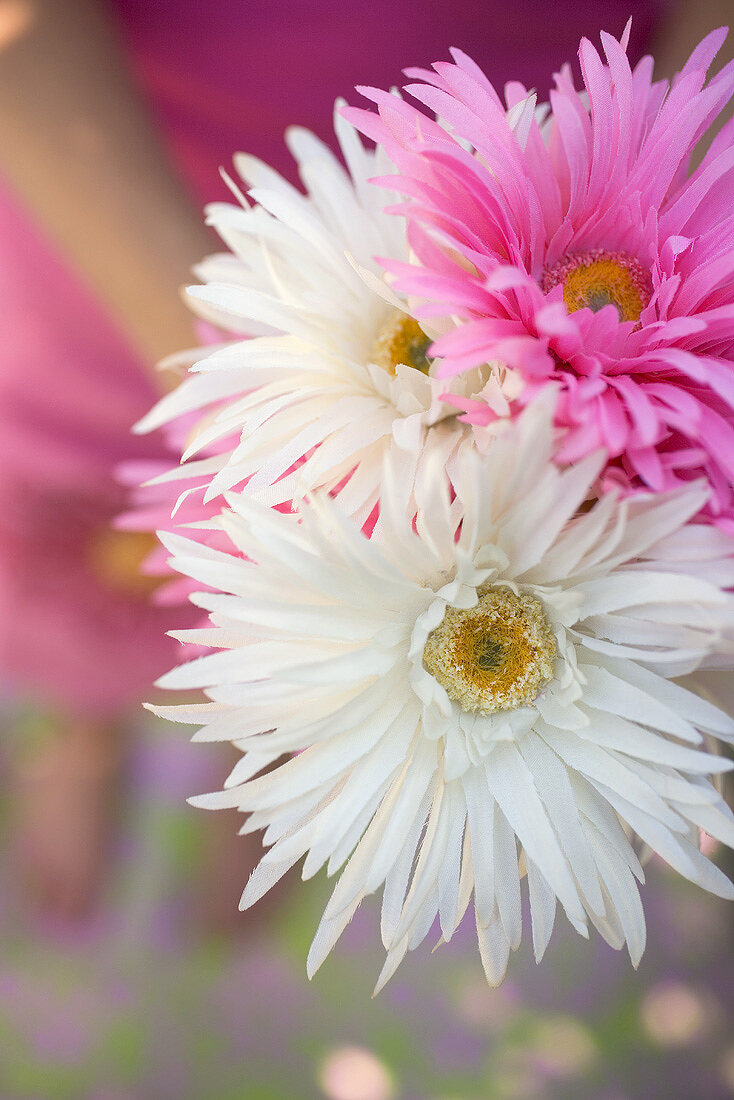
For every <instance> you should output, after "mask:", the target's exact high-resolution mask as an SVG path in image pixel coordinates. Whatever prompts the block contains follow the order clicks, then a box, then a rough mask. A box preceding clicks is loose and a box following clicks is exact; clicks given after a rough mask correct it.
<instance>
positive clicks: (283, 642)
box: [160, 402, 734, 986]
mask: <svg viewBox="0 0 734 1100" xmlns="http://www.w3.org/2000/svg"><path fill="white" fill-rule="evenodd" d="M551 420H552V414H551V410H549V408H548V407H547V405H546V404H545V402H543V403H540V404H536V405H534V406H532V407H531V408H529V409H528V410H527V411H526V412H525V413H524V414H523V415H522V417H521V418H520V419H519V420H518V421H517V422H515V423H513V424H505V425H504V426H503V428H502V429H500V430H499V432H498V434H496V435H495V436H494V437H493V439H492V441H491V442H490V444H489V447H488V451H487V453H486V454H485V455H484V456H481V455H479V454H477V453H473V454H468V455H466V456H465V460H464V462H463V464H462V466H461V469H459V470H458V471H457V474H456V478H455V491H456V498H455V499H454V500H452V499H451V495H450V494H449V491H448V488H447V480H446V478H445V477H444V476H443V474H442V471H441V469H440V468H438V466H437V467H436V468H434V469H433V471H432V473H433V476H432V477H426V479H424V480H423V481H422V482H421V483H420V484H419V485H418V486H417V488H416V497H417V504H418V515H417V520H416V524H415V529H414V527H413V524H412V523H411V519H410V512H409V510H408V509H407V508H406V489H405V486H404V484H403V483H402V482H401V480H400V479H399V478H396V477H395V476H394V471H393V469H392V467H391V466H388V467H387V469H386V471H385V474H384V489H383V494H382V500H381V513H380V522H379V524H378V528H377V529H376V531H375V536H374V537H373V539H372V540H367V539H366V538H365V537H364V536H363V535H362V534H361V533H360V532H359V530H358V529H357V526H356V525H355V524H354V523H353V522H351V521H350V520H349V519H348V518H347V517H345V516H344V515H343V514H342V513H341V512H340V510H339V509H338V508H337V507H336V506H335V505H334V503H333V501H331V500H329V499H328V498H326V497H325V496H323V495H318V496H316V497H314V498H312V499H310V500H309V501H308V502H307V503H305V504H304V505H303V507H302V510H301V514H300V516H293V515H283V514H279V513H276V512H273V511H270V510H268V509H267V508H265V507H263V506H262V505H260V504H257V503H256V502H253V501H252V500H250V499H248V498H247V497H246V496H244V495H242V496H240V497H238V496H236V495H233V496H231V497H230V498H229V503H230V505H231V508H232V511H231V513H223V514H222V516H221V517H220V520H219V522H220V523H221V526H222V527H223V528H224V530H225V531H226V532H227V534H228V536H229V537H230V539H231V540H232V542H233V544H234V546H235V547H236V548H237V550H238V551H239V552H240V553H241V554H242V555H244V556H245V557H246V558H247V559H250V560H244V558H240V557H234V556H229V555H227V554H223V553H217V552H215V551H213V550H209V549H207V548H205V547H202V546H199V545H197V544H195V543H191V542H189V541H187V540H186V539H184V538H181V537H179V536H165V541H166V543H167V545H168V546H169V548H170V550H171V551H172V553H173V565H174V566H175V568H176V569H177V570H178V571H179V572H181V573H184V574H186V575H188V576H190V577H192V578H194V580H196V581H198V582H202V583H205V584H207V585H209V586H211V587H212V588H213V589H215V592H214V593H211V592H209V593H202V594H201V595H200V596H198V597H196V598H195V599H196V602H197V603H199V604H200V605H201V606H202V607H203V608H205V609H207V610H208V611H209V612H210V614H211V622H212V628H211V629H210V630H207V631H202V632H192V633H191V634H188V635H186V638H187V639H190V640H194V641H201V642H203V643H205V644H208V645H215V646H219V647H223V652H219V653H216V654H212V655H208V656H205V657H202V658H200V659H198V660H194V661H191V662H190V663H188V664H186V665H183V666H182V667H180V668H178V669H176V670H174V671H173V672H172V673H170V674H169V675H168V676H167V677H164V680H163V681H162V684H163V686H166V687H170V688H186V689H189V688H205V689H206V692H207V695H208V697H209V698H210V700H211V702H209V703H205V704H203V705H201V706H193V707H185V706H184V707H171V708H163V710H161V711H160V713H164V714H165V715H166V716H168V717H173V718H175V719H177V720H181V721H188V722H194V723H203V726H202V729H201V730H200V732H199V733H198V734H197V735H196V740H199V741H217V740H228V741H232V742H233V743H234V744H235V745H236V746H237V747H238V748H239V749H241V750H242V752H243V757H242V760H241V761H240V762H239V763H238V764H237V766H236V767H235V769H234V771H233V772H232V775H231V776H230V778H229V780H228V782H227V785H226V789H225V790H224V791H222V792H217V793H214V794H211V795H207V796H204V797H201V798H199V799H198V800H196V801H197V802H198V804H200V805H202V806H205V807H209V808H216V807H226V806H229V807H232V806H235V807H238V808H239V809H240V810H242V811H243V812H247V813H249V814H250V815H251V816H250V817H249V819H248V821H247V823H246V825H245V826H244V830H243V831H252V830H256V829H261V828H265V830H266V831H265V839H264V842H265V845H266V846H267V847H268V849H269V850H268V852H267V853H266V854H265V856H264V858H263V859H262V861H261V863H260V864H259V866H258V868H257V869H256V871H255V872H254V874H253V876H252V878H251V879H250V882H249V883H248V885H247V888H246V889H245V892H244V895H243V900H242V904H243V907H246V906H249V905H251V904H252V903H253V902H254V901H256V900H257V899H258V898H259V897H260V896H262V894H263V893H264V892H265V891H266V890H268V889H269V888H270V887H271V886H272V885H273V884H274V883H275V882H276V881H277V880H278V879H279V878H280V877H281V875H283V874H284V873H285V872H286V871H287V870H288V869H289V868H290V867H291V866H292V865H293V864H295V863H296V862H297V861H298V860H300V859H301V858H302V857H303V856H305V862H304V865H303V877H304V878H308V877H310V876H312V875H314V874H315V873H316V872H317V871H318V870H319V869H320V868H321V867H323V866H324V865H326V867H327V871H328V874H329V875H333V874H335V873H336V872H337V871H339V870H340V869H342V868H343V870H342V872H341V875H340V877H339V880H338V882H337V884H336V887H335V889H334V891H333V894H332V895H331V898H330V901H329V903H328V905H327V906H326V910H325V913H324V917H323V920H322V922H321V924H320V927H319V929H318V932H317V934H316V937H315V940H314V943H313V946H312V948H311V952H310V956H309V972H313V971H314V970H315V969H316V967H317V966H318V965H319V964H320V963H321V961H322V960H323V958H324V957H325V956H326V954H327V953H328V951H329V950H330V949H331V947H332V946H333V944H334V942H335V941H336V939H337V937H338V936H339V935H340V934H341V932H342V930H343V929H344V927H345V926H346V924H347V922H348V921H349V920H350V918H351V916H352V914H353V913H354V911H355V909H356V908H357V906H358V905H359V903H360V902H361V900H362V899H363V898H364V897H365V896H366V895H368V894H371V893H373V892H374V891H377V890H379V889H380V888H382V889H383V900H382V936H383V940H384V944H385V947H386V948H387V961H386V964H385V968H384V970H383V972H382V975H381V977H380V980H379V983H378V986H380V985H381V984H382V983H383V982H384V981H386V980H387V978H388V977H389V976H390V975H391V974H392V973H393V971H394V970H395V968H396V966H397V965H398V963H399V962H400V960H401V959H402V957H403V956H404V954H405V952H406V951H407V950H409V949H411V948H413V947H415V946H416V945H417V944H419V943H420V942H421V941H422V940H423V938H424V937H425V936H426V934H427V933H428V931H429V929H430V928H431V925H432V923H433V921H434V919H435V917H436V915H437V914H438V917H439V919H440V925H441V931H442V936H443V939H444V940H448V939H449V938H450V937H451V936H452V934H453V932H454V930H455V929H456V927H457V925H458V923H459V921H460V920H461V918H462V916H463V914H464V912H465V910H466V909H467V906H468V905H469V903H470V900H471V898H472V895H473V901H474V909H475V914H476V924H477V932H478V937H479V945H480V950H481V956H482V960H483V963H484V967H485V970H486V973H487V977H488V979H489V981H490V982H492V983H493V984H495V983H498V982H500V981H501V980H502V977H503V975H504V973H505V969H506V966H507V961H508V956H509V952H510V949H515V948H517V946H518V945H519V943H520V938H521V906H520V898H521V880H522V879H523V877H525V876H527V881H528V889H529V894H530V906H531V913H532V931H533V941H534V945H535V951H536V956H537V958H538V959H540V957H541V956H542V954H543V952H544V950H545V947H546V945H547V942H548V939H549V937H550V934H551V930H552V926H553V921H554V914H555V908H556V899H559V900H560V902H561V905H562V907H563V908H564V910H565V911H566V914H567V915H568V918H569V920H570V921H571V923H572V924H573V925H574V927H575V928H576V929H577V930H578V931H579V932H581V933H582V934H583V935H587V934H588V932H587V922H588V920H591V922H592V923H593V924H594V925H595V926H596V927H597V928H598V930H599V931H600V932H601V934H602V935H603V936H604V938H605V939H606V940H607V941H608V942H609V943H611V944H612V945H613V946H614V947H617V948H619V947H621V946H622V945H623V944H624V943H625V942H626V943H627V945H628V948H629V952H630V955H631V958H632V961H633V963H635V965H636V964H637V962H638V961H639V959H640V956H641V954H642V951H643V948H644V942H645V924H644V919H643V913H642V908H641V904H640V899H639V894H638V889H637V884H636V882H635V879H639V880H640V881H642V880H643V872H642V868H641V866H640V862H639V859H638V856H637V855H636V853H635V847H634V846H633V843H632V842H631V834H632V833H633V832H634V833H635V834H637V836H638V837H639V838H641V840H642V841H644V842H645V843H646V844H647V845H649V846H650V848H652V849H654V850H655V851H657V852H658V853H659V854H660V855H661V856H662V857H663V859H664V860H666V861H667V862H668V863H669V864H671V865H672V866H673V867H674V868H676V869H677V870H678V871H680V872H681V874H683V875H685V876H686V877H687V878H689V879H691V880H693V881H694V882H697V883H699V884H700V885H701V886H703V887H704V888H706V889H708V890H711V891H713V892H714V893H718V894H721V895H722V896H726V897H734V890H733V889H732V886H731V884H730V883H729V880H728V879H727V878H726V877H725V876H724V875H723V873H722V872H721V871H720V870H719V869H718V868H717V867H715V866H714V865H713V864H712V863H710V862H709V861H708V860H707V859H706V858H704V856H703V855H702V854H701V852H700V851H699V848H698V844H697V837H698V829H699V828H701V829H704V830H705V831H706V832H708V833H710V834H711V835H712V836H714V837H718V838H719V839H721V840H722V841H725V842H727V843H729V844H732V843H733V842H734V825H733V823H734V815H732V814H731V813H730V811H729V810H728V809H727V808H726V806H725V804H724V803H723V802H722V800H721V798H720V796H719V794H718V793H717V791H716V789H715V788H714V786H713V785H712V784H711V782H710V781H709V778H708V777H709V775H711V774H714V773H719V772H723V771H726V770H727V769H728V768H729V767H730V764H729V763H728V762H727V761H725V760H723V759H721V758H720V757H717V756H715V755H711V754H709V753H708V752H706V751H705V749H704V748H702V747H701V742H702V740H703V735H707V736H708V735H713V736H716V737H722V738H730V737H731V736H732V735H733V734H734V721H732V719H731V718H729V717H727V715H726V714H724V713H723V712H722V711H721V710H719V709H718V708H716V707H714V706H713V705H712V704H711V703H709V702H707V701H705V700H704V699H702V698H701V697H699V696H698V695H696V694H694V693H693V692H691V691H689V690H687V689H686V688H684V687H682V686H681V685H680V684H678V683H676V682H675V680H674V679H673V678H674V677H680V676H684V675H686V674H688V673H690V672H692V671H693V670H695V669H696V668H698V667H699V666H704V665H706V666H708V667H717V666H718V667H724V666H726V665H727V664H730V662H731V643H730V641H728V640H727V639H730V638H731V632H732V621H733V619H734V608H733V605H734V600H732V597H731V596H730V595H729V594H727V593H726V592H725V591H723V589H724V588H726V587H728V586H731V585H732V584H733V583H734V558H733V557H732V542H731V540H730V539H727V538H726V537H725V536H723V535H722V534H721V533H720V532H717V531H716V530H715V529H713V528H711V527H710V526H704V525H693V524H690V523H689V522H688V521H689V520H690V518H691V517H692V516H693V515H694V514H695V513H696V512H697V511H698V510H699V509H700V507H701V503H702V499H703V496H704V495H705V494H704V490H702V489H701V488H700V487H699V486H697V485H694V486H692V487H688V488H686V489H685V490H682V491H680V492H677V493H675V494H668V495H659V496H656V497H651V496H647V495H646V496H638V497H634V498H631V499H628V500H625V501H621V502H620V501H618V500H617V499H616V498H614V497H612V496H607V497H605V498H604V499H603V500H601V501H599V502H596V503H594V504H593V506H590V507H588V508H587V509H583V510H582V511H581V512H580V513H578V514H577V512H578V509H579V507H580V505H581V504H582V503H584V502H585V501H587V499H588V497H589V495H590V491H591V487H592V485H593V483H594V480H595V478H596V476H597V474H598V471H599V468H600V465H601V462H602V461H603V457H599V458H597V457H596V456H592V457H591V458H589V459H586V460H585V461H584V462H583V463H580V464H579V465H578V466H576V467H575V468H573V469H569V470H565V471H560V470H559V469H558V468H557V467H556V466H554V464H553V463H552V461H551V456H552V450H553V438H552V427H551ZM435 457H436V456H434V459H435ZM283 754H286V755H288V756H289V757H290V758H289V759H288V761H287V762H286V763H281V764H280V765H279V766H278V767H276V768H275V769H274V770H272V771H269V772H267V773H265V774H259V773H261V771H262V769H263V768H265V767H266V766H268V765H272V764H273V763H274V762H275V761H277V760H278V759H280V758H281V757H282V756H283ZM518 845H519V847H518ZM345 865H346V866H345Z"/></svg>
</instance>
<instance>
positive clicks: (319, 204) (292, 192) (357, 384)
mask: <svg viewBox="0 0 734 1100" xmlns="http://www.w3.org/2000/svg"><path fill="white" fill-rule="evenodd" d="M335 128H336V134H337V138H338V140H339V144H340V147H341V150H342V154H343V157H344V161H345V162H346V165H347V166H348V168H347V169H345V168H344V167H343V166H342V164H341V163H340V162H339V161H338V159H337V158H336V157H335V156H334V154H333V153H331V152H330V150H329V149H328V148H327V147H326V146H325V145H324V144H323V143H321V142H320V141H319V140H318V139H317V138H316V137H314V135H313V134H311V133H309V132H307V131H305V130H302V129H292V130H290V131H289V132H288V134H287V141H288V145H289V148H290V149H291V151H292V153H293V155H294V157H295V159H296V161H297V163H298V169H299V172H300V176H301V179H302V181H303V184H304V186H305V188H306V194H302V193H301V192H300V191H298V190H297V189H296V188H294V187H293V186H292V185H291V184H289V183H288V182H286V181H285V180H284V179H283V178H282V177H281V176H279V175H278V174H277V173H276V172H274V171H273V170H272V169H270V168H268V167H267V166H266V165H264V164H262V163H261V162H260V161H258V160H256V159H255V158H254V157H250V156H239V157H237V158H236V166H237V170H238V172H239V174H240V176H241V177H242V179H243V180H244V181H245V183H246V185H247V186H248V187H249V188H250V192H249V199H248V198H246V197H245V196H244V195H243V194H241V192H240V191H239V190H238V188H237V186H236V185H235V184H233V183H232V184H231V186H232V188H233V190H234V192H235V194H236V195H237V197H238V198H239V200H240V202H239V205H234V204H227V203H218V204H215V205H213V206H211V207H209V209H208V221H209V224H210V225H213V226H214V227H215V228H216V229H217V231H218V232H219V234H220V236H221V237H222V239H223V240H224V242H225V243H226V244H227V245H228V246H229V248H230V249H231V253H228V254H224V255H218V256H214V257H211V258H210V259H209V260H207V261H206V262H205V263H203V264H202V265H201V266H200V267H199V268H198V270H197V274H198V275H199V276H200V277H201V279H202V280H203V285H201V286H195V287H192V288H190V289H189V292H188V293H189V298H190V300H191V302H192V304H193V306H194V308H195V309H197V311H198V312H199V313H200V314H201V315H202V316H203V318H204V319H205V320H207V321H209V322H211V323H214V324H216V325H218V326H219V327H220V328H221V329H224V330H225V331H227V332H229V333H231V334H233V335H234V336H236V337H240V339H237V340H235V341H234V342H232V343H229V344H227V345H224V346H220V347H218V348H215V349H214V350H210V351H209V353H208V354H203V355H202V357H201V359H200V361H198V362H195V363H194V364H193V367H192V372H191V374H190V376H189V377H188V378H187V379H186V380H185V381H184V382H183V383H182V384H181V385H180V386H179V387H178V388H177V389H176V390H175V391H174V392H173V393H171V394H169V395H168V396H166V397H165V398H164V399H163V400H162V401H161V402H160V403H159V404H158V405H157V407H156V408H155V409H154V410H153V411H152V412H151V413H150V414H149V415H148V416H147V417H146V418H145V419H144V420H143V421H142V422H141V423H140V425H139V426H138V428H139V430H140V431H147V430H150V429H151V428H154V427H158V426H160V425H161V424H162V423H164V422H166V421H168V420H170V419H171V418H174V417H178V416H181V415H182V414H188V413H191V412H192V410H202V414H203V415H202V418H201V421H200V423H199V425H198V427H197V428H196V430H195V431H193V432H192V435H191V438H190V445H189V446H188V448H187V449H186V451H185V453H184V459H185V460H186V459H189V458H190V457H192V456H194V455H198V456H202V455H203V456H204V457H203V458H202V457H199V459H198V461H195V462H186V463H185V465H184V467H183V468H182V470H181V476H182V477H184V478H190V477H192V476H193V477H200V478H201V480H202V483H204V484H206V486H207V498H208V499H213V498H214V497H216V496H218V495H219V494H220V493H221V492H222V491H226V490H229V489H232V488H233V487H234V486H238V485H240V484H242V483H244V482H247V484H248V492H249V493H250V494H252V495H254V496H257V497H260V498H261V499H263V500H265V501H266V502H267V503H268V504H270V505H277V504H282V503H285V502H287V501H289V500H290V499H291V498H292V497H293V495H294V493H296V492H297V491H302V490H303V488H304V487H305V488H308V489H313V488H323V489H326V490H328V491H338V493H339V497H340V502H341V504H342V507H343V508H344V509H345V510H346V511H347V512H349V513H350V514H352V515H354V516H356V517H359V518H361V519H362V520H363V521H364V520H366V519H367V518H368V517H369V516H370V513H371V512H372V511H373V509H374V507H375V505H376V503H377V500H378V494H379V479H380V473H381V470H382V463H383V459H384V455H385V452H386V450H389V449H391V448H394V447H395V446H397V447H398V448H400V449H401V450H402V453H403V455H404V456H405V462H406V476H408V477H410V478H412V477H416V476H417V477H420V467H421V465H422V463H423V462H424V460H425V457H426V455H427V454H428V453H429V452H430V450H432V449H437V450H440V452H441V454H442V457H443V461H444V463H446V464H447V465H448V468H449V470H451V469H453V465H454V463H455V460H456V457H457V455H458V453H459V452H460V451H461V449H462V447H463V446H464V445H466V444H469V445H473V443H474V442H475V440H476V436H477V433H476V432H475V431H474V430H473V429H472V428H471V427H470V426H468V425H466V424H462V423H460V422H459V420H458V417H457V409H456V407H455V406H453V405H451V404H448V403H446V402H444V401H443V400H442V399H441V395H442V394H443V393H444V392H445V391H446V389H447V385H446V383H445V381H440V380H438V379H437V378H435V377H434V375H435V364H434V363H433V362H432V361H431V360H430V359H429V358H428V357H427V355H426V349H427V348H428V345H429V343H430V340H429V338H428V337H427V336H426V335H425V333H424V332H423V331H422V329H421V328H420V326H419V325H418V323H417V321H416V320H415V318H414V317H413V316H412V315H411V314H410V312H409V309H408V306H407V304H406V302H405V300H404V299H402V298H400V297H397V296H396V295H395V294H394V293H393V292H392V291H391V290H390V289H389V288H388V287H387V285H386V284H385V283H384V281H383V280H382V278H381V275H382V271H381V268H380V266H379V265H378V264H377V262H376V261H375V258H374V257H375V256H376V255H387V256H391V257H393V258H400V257H402V258H403V259H407V255H408V253H407V249H406V243H405V230H404V226H403V225H402V223H401V222H400V221H399V220H398V219H396V218H393V217H390V216H388V215H385V214H384V213H383V210H382V206H383V205H384V201H385V200H384V193H383V192H382V191H381V190H380V189H378V188H375V187H373V186H372V185H371V184H369V183H368V182H367V181H368V179H369V178H370V177H372V176H374V175H375V174H376V173H380V172H384V171H386V170H387V168H388V162H387V160H386V159H385V158H384V154H378V155H377V156H376V155H375V154H374V153H372V152H370V151H368V150H366V149H365V148H364V147H363V145H362V143H361V142H360V140H359V138H358V136H357V135H356V133H355V131H354V130H353V128H352V127H351V126H350V125H349V123H348V122H346V120H344V119H343V118H342V117H341V116H340V115H339V114H337V115H336V121H335ZM482 367H484V365H482ZM449 388H450V389H452V390H454V391H455V392H456V393H458V394H460V395H463V396H464V397H466V398H469V397H471V396H472V395H476V394H479V393H480V392H481V393H483V395H484V400H489V401H492V402H495V403H496V404H498V406H499V407H500V408H502V407H504V404H505V399H504V397H503V394H502V392H501V389H500V387H499V385H498V382H497V380H496V379H495V378H492V379H490V378H489V371H488V370H487V369H480V370H476V371H473V372H470V373H469V374H468V375H467V376H465V377H462V379H460V380H457V383H456V384H455V385H453V386H452V387H449ZM479 434H480V435H481V434H482V433H481V432H480V433H479ZM212 445H216V447H217V449H218V450H219V452H220V453H219V454H217V455H210V454H209V453H208V449H209V448H211V447H212ZM171 476H176V475H175V474H172V475H171Z"/></svg>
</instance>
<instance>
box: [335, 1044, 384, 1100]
mask: <svg viewBox="0 0 734 1100" xmlns="http://www.w3.org/2000/svg"><path fill="white" fill-rule="evenodd" d="M319 1080H320V1083H321V1088H322V1089H323V1091H324V1094H325V1095H326V1096H327V1097H328V1098H329V1100H391V1098H392V1097H393V1096H394V1095H395V1088H394V1083H393V1078H392V1074H391V1073H390V1071H389V1069H388V1068H387V1066H386V1065H385V1064H384V1062H381V1061H380V1059H379V1058H378V1057H377V1056H376V1055H374V1054H372V1052H371V1051H369V1050H365V1049H364V1048H363V1047H357V1046H353V1047H338V1048H337V1049H336V1050H334V1051H332V1052H331V1054H329V1055H328V1056H327V1057H326V1059H325V1060H324V1063H323V1065H322V1067H321V1073H320V1075H319Z"/></svg>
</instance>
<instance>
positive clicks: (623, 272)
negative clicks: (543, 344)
mask: <svg viewBox="0 0 734 1100" xmlns="http://www.w3.org/2000/svg"><path fill="white" fill-rule="evenodd" d="M558 283H562V284H563V301H564V302H565V304H566V309H567V310H568V312H569V313H575V311H576V310H577V309H591V310H593V311H594V313H596V312H598V310H600V309H603V308H604V306H610V305H611V306H616V309H617V312H618V313H619V319H620V321H639V319H640V314H641V313H642V311H643V309H644V308H645V306H646V305H647V304H648V302H649V301H650V297H651V295H652V281H651V279H650V275H649V273H648V272H647V271H646V270H645V269H644V267H643V266H642V264H641V263H640V262H639V260H636V259H635V258H634V256H630V255H628V254H627V253H626V252H605V251H604V249H602V248H594V249H592V250H591V251H589V252H576V253H571V254H570V255H568V256H564V258H563V259H562V260H559V261H558V263H557V264H554V265H553V267H551V268H546V269H545V271H544V272H543V277H542V280H541V287H542V289H543V293H544V294H547V293H548V292H549V291H550V290H552V289H553V287H554V286H557V285H558Z"/></svg>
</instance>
